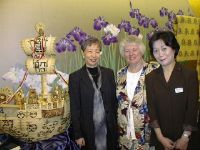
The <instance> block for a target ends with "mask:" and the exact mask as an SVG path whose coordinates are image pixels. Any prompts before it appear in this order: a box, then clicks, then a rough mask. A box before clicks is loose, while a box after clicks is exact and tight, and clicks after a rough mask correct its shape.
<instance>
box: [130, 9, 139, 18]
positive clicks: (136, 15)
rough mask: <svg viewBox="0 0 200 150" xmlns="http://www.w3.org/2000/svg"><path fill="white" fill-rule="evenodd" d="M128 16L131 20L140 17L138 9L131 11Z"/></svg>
mask: <svg viewBox="0 0 200 150" xmlns="http://www.w3.org/2000/svg"><path fill="white" fill-rule="evenodd" d="M129 14H130V16H131V18H138V17H139V16H140V15H141V14H140V10H139V9H131V11H130V13H129Z"/></svg>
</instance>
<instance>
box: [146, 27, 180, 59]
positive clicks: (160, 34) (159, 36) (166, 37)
mask: <svg viewBox="0 0 200 150" xmlns="http://www.w3.org/2000/svg"><path fill="white" fill-rule="evenodd" d="M157 40H163V42H164V43H165V45H167V46H169V47H171V48H172V49H173V50H174V51H175V54H174V58H176V56H177V55H178V52H179V49H180V45H179V43H178V41H177V39H176V37H175V35H174V33H173V32H171V31H156V32H154V34H153V35H152V37H151V38H150V40H149V48H150V53H151V55H152V56H153V44H154V42H155V41H157Z"/></svg>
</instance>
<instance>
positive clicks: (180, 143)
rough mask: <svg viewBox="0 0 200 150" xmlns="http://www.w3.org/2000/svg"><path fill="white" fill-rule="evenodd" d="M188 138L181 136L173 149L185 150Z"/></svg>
mask: <svg viewBox="0 0 200 150" xmlns="http://www.w3.org/2000/svg"><path fill="white" fill-rule="evenodd" d="M188 142H189V138H188V137H184V136H182V137H181V138H179V139H178V140H177V141H176V145H175V148H176V149H179V150H187V147H188Z"/></svg>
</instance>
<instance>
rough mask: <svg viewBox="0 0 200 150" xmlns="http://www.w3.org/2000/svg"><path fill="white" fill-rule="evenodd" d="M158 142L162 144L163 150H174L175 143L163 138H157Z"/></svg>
mask: <svg viewBox="0 0 200 150" xmlns="http://www.w3.org/2000/svg"><path fill="white" fill-rule="evenodd" d="M159 141H160V142H161V143H162V145H163V147H164V148H165V150H173V149H174V148H175V143H174V142H173V141H172V140H170V139H168V138H166V137H164V136H163V137H161V138H159Z"/></svg>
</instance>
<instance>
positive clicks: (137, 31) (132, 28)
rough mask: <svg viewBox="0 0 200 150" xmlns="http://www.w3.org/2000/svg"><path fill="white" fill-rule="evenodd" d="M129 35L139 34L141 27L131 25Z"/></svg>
mask: <svg viewBox="0 0 200 150" xmlns="http://www.w3.org/2000/svg"><path fill="white" fill-rule="evenodd" d="M128 33H129V35H136V36H138V35H139V34H140V29H139V28H134V27H131V28H130V29H129V31H128Z"/></svg>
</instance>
